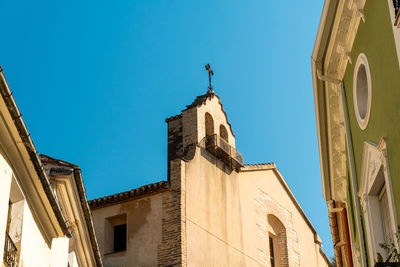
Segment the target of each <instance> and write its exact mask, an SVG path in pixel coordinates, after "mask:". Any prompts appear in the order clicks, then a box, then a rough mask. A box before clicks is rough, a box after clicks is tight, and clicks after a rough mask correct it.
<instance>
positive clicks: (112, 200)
mask: <svg viewBox="0 0 400 267" xmlns="http://www.w3.org/2000/svg"><path fill="white" fill-rule="evenodd" d="M165 190H168V182H167V181H160V182H157V183H152V184H147V185H143V186H141V187H138V188H134V189H132V190H129V191H124V192H120V193H116V194H113V195H108V196H104V197H101V198H95V199H92V200H89V201H88V204H89V207H90V209H92V210H94V209H100V208H104V207H108V206H111V205H114V204H118V203H122V202H125V201H129V200H132V199H136V198H140V197H143V196H146V195H150V194H154V193H158V192H162V191H165Z"/></svg>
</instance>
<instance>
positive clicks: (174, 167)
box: [158, 159, 186, 266]
mask: <svg viewBox="0 0 400 267" xmlns="http://www.w3.org/2000/svg"><path fill="white" fill-rule="evenodd" d="M162 207H163V214H162V241H161V245H160V246H159V248H158V266H186V235H185V233H186V221H185V218H186V214H185V162H184V161H182V160H180V159H175V160H172V161H170V190H169V192H167V193H165V194H163V199H162Z"/></svg>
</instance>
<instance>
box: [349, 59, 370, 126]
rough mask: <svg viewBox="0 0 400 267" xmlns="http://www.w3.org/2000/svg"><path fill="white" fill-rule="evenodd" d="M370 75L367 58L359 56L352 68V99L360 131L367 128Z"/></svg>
mask: <svg viewBox="0 0 400 267" xmlns="http://www.w3.org/2000/svg"><path fill="white" fill-rule="evenodd" d="M371 96H372V94H371V74H370V72H369V65H368V61H367V57H366V56H365V55H364V54H360V55H359V56H358V59H357V63H356V66H355V68H354V77H353V99H354V109H355V113H356V117H357V122H358V125H359V126H360V128H361V129H362V130H364V129H365V128H366V127H367V124H368V120H369V115H370V113H371Z"/></svg>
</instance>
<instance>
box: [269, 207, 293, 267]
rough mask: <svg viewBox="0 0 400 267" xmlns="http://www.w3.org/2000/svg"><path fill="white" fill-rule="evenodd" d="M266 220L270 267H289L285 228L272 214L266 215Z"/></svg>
mask: <svg viewBox="0 0 400 267" xmlns="http://www.w3.org/2000/svg"><path fill="white" fill-rule="evenodd" d="M267 220H268V232H269V254H270V261H271V263H270V265H271V266H273V267H287V266H289V261H288V248H287V237H286V228H285V226H284V225H283V223H282V222H281V221H280V220H279V219H278V218H277V217H276V216H274V215H272V214H268V215H267Z"/></svg>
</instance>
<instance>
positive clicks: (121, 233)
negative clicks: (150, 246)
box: [114, 224, 126, 252]
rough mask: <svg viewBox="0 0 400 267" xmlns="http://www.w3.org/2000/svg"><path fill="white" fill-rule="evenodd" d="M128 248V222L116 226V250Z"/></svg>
mask: <svg viewBox="0 0 400 267" xmlns="http://www.w3.org/2000/svg"><path fill="white" fill-rule="evenodd" d="M124 250H126V224H121V225H116V226H114V252H119V251H124Z"/></svg>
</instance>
